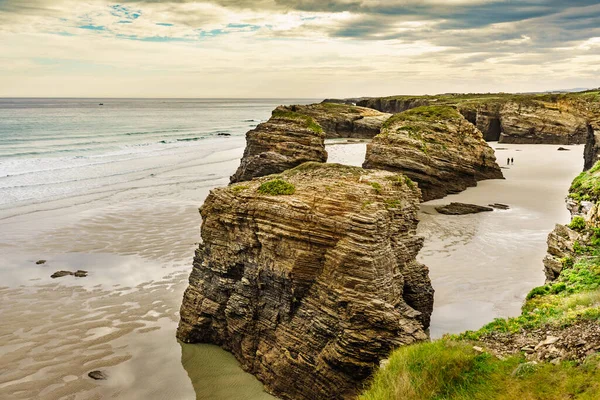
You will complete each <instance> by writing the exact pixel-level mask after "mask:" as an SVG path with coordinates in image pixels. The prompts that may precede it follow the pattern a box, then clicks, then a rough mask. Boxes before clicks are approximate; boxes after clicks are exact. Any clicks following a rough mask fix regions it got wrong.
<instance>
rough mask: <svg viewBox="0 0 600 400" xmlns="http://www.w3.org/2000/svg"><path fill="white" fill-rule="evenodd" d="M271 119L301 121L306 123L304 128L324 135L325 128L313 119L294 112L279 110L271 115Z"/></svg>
mask: <svg viewBox="0 0 600 400" xmlns="http://www.w3.org/2000/svg"><path fill="white" fill-rule="evenodd" d="M271 118H278V119H287V120H293V121H300V122H303V123H304V126H305V127H306V128H308V129H310V130H311V131H313V132H315V133H319V134H322V133H323V128H322V127H321V125H319V124H318V123H317V122H316V121H315V120H314V119H313V118H312V117H310V116H308V115H303V114H300V113H297V112H294V111H287V110H282V109H280V108H277V109H275V110H274V111H273V113H272V114H271Z"/></svg>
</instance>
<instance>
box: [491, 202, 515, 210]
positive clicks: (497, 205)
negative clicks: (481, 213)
mask: <svg viewBox="0 0 600 400" xmlns="http://www.w3.org/2000/svg"><path fill="white" fill-rule="evenodd" d="M488 206H490V207H492V208H496V209H498V210H508V209H510V207H509V206H508V205H506V204H502V203H494V204H488Z"/></svg>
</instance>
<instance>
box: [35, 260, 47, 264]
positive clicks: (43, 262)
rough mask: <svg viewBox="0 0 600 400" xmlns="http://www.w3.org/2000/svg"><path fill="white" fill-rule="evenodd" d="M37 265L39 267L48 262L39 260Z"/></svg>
mask: <svg viewBox="0 0 600 400" xmlns="http://www.w3.org/2000/svg"><path fill="white" fill-rule="evenodd" d="M35 263H36V264H37V265H41V264H46V260H37V261H36V262H35Z"/></svg>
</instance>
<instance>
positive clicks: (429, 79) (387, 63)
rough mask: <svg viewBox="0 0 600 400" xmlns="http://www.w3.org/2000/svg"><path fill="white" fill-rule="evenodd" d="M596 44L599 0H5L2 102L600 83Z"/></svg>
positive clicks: (0, 31)
mask: <svg viewBox="0 0 600 400" xmlns="http://www.w3.org/2000/svg"><path fill="white" fill-rule="evenodd" d="M598 38H600V4H598V3H597V2H596V1H580V0H574V1H569V2H564V1H557V0H546V1H541V0H524V1H510V0H443V1H442V0H395V1H392V0H327V1H323V0H258V1H250V0H211V1H198V0H194V1H192V0H189V1H188V0H170V1H159V0H124V1H120V2H119V3H116V2H112V1H108V0H90V1H86V2H80V1H76V0H29V1H26V2H25V1H21V0H19V1H17V0H0V54H2V56H1V57H2V63H0V96H1V95H5V96H7V95H19V94H23V95H45V94H48V95H60V93H64V95H86V93H88V94H87V95H90V96H91V95H100V94H101V93H104V92H106V91H109V92H110V93H113V95H123V96H134V95H136V94H137V95H148V96H186V95H195V96H216V97H219V96H250V97H252V96H259V97H260V96H267V97H273V96H275V97H276V96H308V97H312V96H319V95H323V96H324V97H330V96H336V95H338V96H357V95H381V94H397V93H411V92H412V93H423V92H428V93H433V92H443V91H490V90H491V91H493V90H504V91H511V90H512V91H516V90H543V89H544V88H545V87H548V88H556V87H569V86H577V87H580V86H598V83H597V82H596V78H595V76H594V74H596V75H597V71H598V67H597V65H599V63H600V56H599V50H600V40H599V39H598ZM40 60H45V61H44V62H40ZM541 77H543V79H541ZM185 82H187V85H186V84H185ZM200 88H201V89H202V90H200ZM128 91H130V92H132V93H128ZM107 93H108V92H107ZM110 93H109V94H110Z"/></svg>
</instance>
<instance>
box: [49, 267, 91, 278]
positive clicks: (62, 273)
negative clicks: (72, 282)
mask: <svg viewBox="0 0 600 400" xmlns="http://www.w3.org/2000/svg"><path fill="white" fill-rule="evenodd" d="M87 274H88V272H87V271H83V270H81V269H78V270H77V271H75V272H71V271H56V272H55V273H53V274H52V275H50V278H52V279H55V278H62V277H63V276H69V275H72V276H75V277H76V278H85V277H86V276H87Z"/></svg>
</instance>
